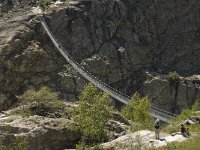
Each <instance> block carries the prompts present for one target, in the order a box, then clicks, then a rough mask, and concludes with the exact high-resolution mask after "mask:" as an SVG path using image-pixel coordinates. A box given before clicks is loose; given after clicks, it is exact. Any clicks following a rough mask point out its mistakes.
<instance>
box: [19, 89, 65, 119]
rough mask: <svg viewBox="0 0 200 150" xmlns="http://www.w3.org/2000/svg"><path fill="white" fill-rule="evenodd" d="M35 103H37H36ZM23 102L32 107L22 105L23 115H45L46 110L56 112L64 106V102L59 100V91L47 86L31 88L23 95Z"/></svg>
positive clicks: (21, 112)
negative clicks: (36, 88)
mask: <svg viewBox="0 0 200 150" xmlns="http://www.w3.org/2000/svg"><path fill="white" fill-rule="evenodd" d="M34 103H35V104H34ZM22 104H23V105H30V104H31V106H30V107H22V109H21V110H20V112H18V113H20V114H21V115H22V116H30V115H43V114H42V113H45V112H46V111H50V112H54V111H57V110H58V109H60V108H62V107H63V102H62V101H61V100H59V98H58V93H56V92H53V91H52V90H50V89H49V88H47V87H43V88H41V89H39V90H29V91H27V92H26V93H24V94H23V96H22Z"/></svg>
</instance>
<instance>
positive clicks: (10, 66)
mask: <svg viewBox="0 0 200 150" xmlns="http://www.w3.org/2000/svg"><path fill="white" fill-rule="evenodd" d="M199 8H200V2H199V1H198V0H190V1H188V0H176V1H174V0H168V1H166V0H140V1H139V0H118V1H116V0H101V1H86V0H85V1H84V0H82V1H78V0H77V1H75V0H74V1H68V0H67V1H64V3H61V2H60V3H56V4H51V5H49V6H48V7H46V10H45V15H44V16H45V20H46V21H47V23H48V25H49V27H50V28H51V30H52V32H53V33H54V34H55V36H56V37H57V39H58V40H59V41H60V42H61V43H62V45H63V46H64V47H65V48H66V50H67V51H68V52H69V53H70V54H71V55H72V57H74V58H75V60H77V61H78V62H79V63H80V64H82V66H83V67H85V68H86V69H87V70H88V71H89V72H91V73H92V74H94V75H95V76H97V77H98V78H99V79H101V80H103V81H104V82H106V83H108V84H109V85H111V86H112V87H114V88H116V89H118V90H120V91H122V92H124V93H126V94H128V95H131V94H132V93H133V92H134V91H136V90H138V91H140V92H141V93H142V94H143V95H148V96H150V97H151V98H153V102H154V103H155V104H157V105H160V106H162V107H163V108H165V109H168V110H171V109H172V110H173V111H175V110H174V108H172V107H173V106H174V104H175V103H176V102H174V101H176V100H177V98H176V99H174V98H173V97H174V92H173V89H172V88H171V87H170V83H169V82H168V81H167V80H165V79H162V78H159V79H157V78H154V80H152V81H151V82H148V76H147V74H146V72H147V71H149V72H153V73H155V72H156V73H159V76H161V77H162V76H163V75H164V74H167V73H168V72H170V71H175V70H176V71H177V72H178V73H179V74H180V75H181V76H183V77H188V76H192V75H193V74H199V73H200V60H199V59H198V58H199V57H200V44H199V41H198V39H199V37H200V26H199V24H200V16H199V10H200V9H199ZM29 13H30V12H29ZM36 18H37V15H35V14H34V15H33V13H32V15H29V16H27V15H25V17H20V18H17V19H15V20H12V21H7V22H1V24H0V28H1V30H0V33H1V37H0V51H1V63H0V68H1V69H0V72H1V78H0V85H1V89H0V93H1V103H2V105H1V106H2V107H3V108H1V109H4V108H6V106H7V105H9V104H11V103H12V102H13V101H10V103H7V102H8V101H9V100H10V99H16V96H17V95H21V94H22V93H23V92H24V91H26V90H27V89H29V88H38V87H40V86H43V85H48V86H50V87H52V88H54V89H56V90H58V91H60V92H61V96H63V97H65V98H67V99H70V100H72V99H76V97H77V95H78V94H79V93H80V91H81V90H82V87H83V86H84V85H85V83H86V81H85V79H83V78H81V77H80V76H79V75H78V74H77V73H76V71H74V70H73V69H72V68H71V67H70V66H69V65H68V64H67V63H66V62H65V61H64V59H63V58H62V57H61V55H60V54H59V53H58V52H57V51H56V49H55V48H54V47H53V45H52V43H51V41H50V40H49V39H48V37H47V35H46V34H45V32H44V30H43V29H42V28H41V26H40V24H39V22H37V19H36ZM182 79H184V78H182ZM186 79H187V78H186ZM146 80H147V81H146ZM192 81H193V80H191V82H192ZM195 81H197V82H196V85H197V86H196V85H194V84H191V85H192V87H191V88H189V89H188V88H187V87H186V86H184V85H183V84H184V83H182V82H180V84H179V86H180V88H178V89H176V90H178V93H179V95H178V101H180V102H178V103H177V107H181V108H182V107H185V105H184V104H185V102H183V103H182V102H181V100H183V101H186V104H187V105H191V104H192V103H193V101H194V100H196V99H198V98H200V96H199V95H200V94H199V87H198V84H199V83H198V82H199V78H197V79H195ZM164 87H167V88H166V89H165V91H163V92H158V90H162V89H163V88H164ZM185 91H188V92H185ZM183 93H184V94H185V93H188V94H186V95H185V96H182V95H184V94H183ZM156 98H157V99H156ZM155 99H156V100H155ZM169 101H170V104H169V103H168V102H169ZM5 102H6V103H5ZM165 104H168V105H165ZM183 105H184V106H183ZM175 109H177V108H175Z"/></svg>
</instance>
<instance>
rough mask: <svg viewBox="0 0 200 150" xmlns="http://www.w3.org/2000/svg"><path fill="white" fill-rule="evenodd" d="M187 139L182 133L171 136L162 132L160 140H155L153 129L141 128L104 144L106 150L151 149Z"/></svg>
mask: <svg viewBox="0 0 200 150" xmlns="http://www.w3.org/2000/svg"><path fill="white" fill-rule="evenodd" d="M185 140H187V138H186V137H183V136H182V135H180V134H177V135H175V136H171V135H168V134H163V133H162V134H161V139H160V140H155V134H154V132H152V131H148V130H141V131H137V132H135V133H130V134H127V135H124V136H121V137H119V138H118V139H116V140H113V141H111V142H107V143H104V144H102V146H103V148H104V149H105V150H128V149H141V150H145V149H149V148H159V147H163V146H166V145H167V144H168V143H171V142H183V141H185Z"/></svg>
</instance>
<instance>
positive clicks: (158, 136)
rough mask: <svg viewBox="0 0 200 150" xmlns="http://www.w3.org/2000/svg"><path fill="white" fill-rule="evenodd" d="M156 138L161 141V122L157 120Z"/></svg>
mask: <svg viewBox="0 0 200 150" xmlns="http://www.w3.org/2000/svg"><path fill="white" fill-rule="evenodd" d="M155 137H156V139H157V140H159V139H160V120H159V119H156V121H155Z"/></svg>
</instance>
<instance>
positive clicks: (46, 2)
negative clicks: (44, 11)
mask: <svg viewBox="0 0 200 150" xmlns="http://www.w3.org/2000/svg"><path fill="white" fill-rule="evenodd" d="M48 2H49V0H39V4H40V5H47V4H48Z"/></svg>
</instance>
